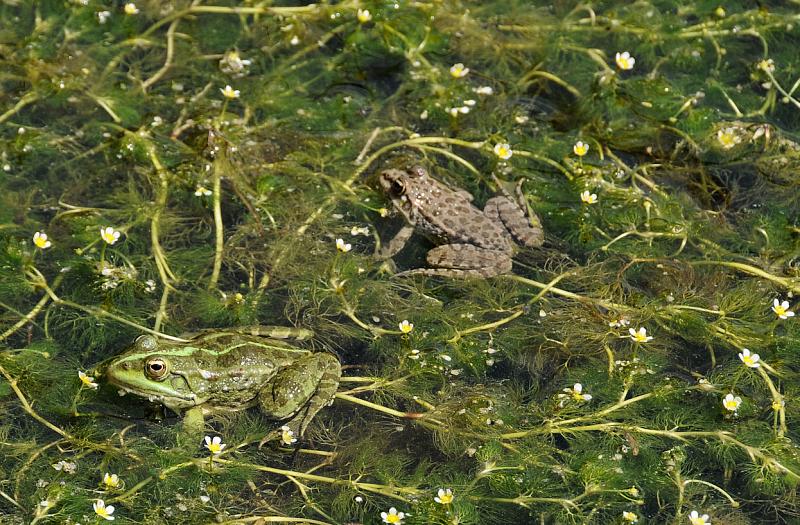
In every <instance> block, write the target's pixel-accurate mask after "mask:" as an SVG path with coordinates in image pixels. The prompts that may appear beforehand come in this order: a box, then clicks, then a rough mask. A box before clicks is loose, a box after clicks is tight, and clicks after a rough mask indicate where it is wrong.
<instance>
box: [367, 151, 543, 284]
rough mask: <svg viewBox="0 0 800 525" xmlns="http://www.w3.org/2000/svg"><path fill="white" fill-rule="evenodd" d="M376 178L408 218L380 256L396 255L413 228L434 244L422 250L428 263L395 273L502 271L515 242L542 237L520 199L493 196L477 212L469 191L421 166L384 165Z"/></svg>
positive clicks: (532, 241)
mask: <svg viewBox="0 0 800 525" xmlns="http://www.w3.org/2000/svg"><path fill="white" fill-rule="evenodd" d="M379 180H380V185H381V188H382V189H383V191H384V192H385V193H386V195H387V196H388V197H389V198H390V199H391V200H392V204H393V205H394V207H395V209H397V211H399V212H400V213H401V214H402V215H403V217H405V219H406V222H407V224H406V225H405V226H404V227H403V228H402V229H401V230H400V231H399V232H398V233H397V234H396V235H395V237H394V238H393V239H392V240H391V241H389V243H388V244H386V245H385V246H384V248H383V249H382V250H381V251H380V253H379V256H380V257H381V258H384V259H388V258H390V257H392V256H394V255H395V254H397V253H398V252H399V251H400V250H401V249H402V248H403V246H405V244H406V242H407V241H408V239H409V238H410V237H411V234H412V233H414V231H415V230H416V229H418V230H420V231H421V232H422V233H423V234H426V235H427V236H429V237H430V238H431V239H432V240H433V241H434V242H436V243H437V244H438V245H439V246H437V247H436V248H434V249H432V250H430V251H429V252H428V254H427V261H428V264H429V265H430V266H432V268H420V269H416V270H409V271H405V272H401V273H400V274H398V275H429V276H435V275H438V276H445V277H492V276H495V275H501V274H504V273H508V272H510V271H511V266H512V261H511V257H512V255H513V254H514V250H515V248H516V247H517V246H518V245H522V246H529V247H538V246H541V245H542V242H543V240H544V232H543V230H542V223H541V221H540V220H539V218H538V217H537V216H536V215H534V214H531V215H530V216H528V214H527V213H526V211H527V206H524V204H522V203H521V202H522V201H521V202H515V201H514V200H513V199H511V198H510V197H508V196H505V195H504V196H497V197H493V198H491V199H489V200H488V201H487V202H486V205H485V206H484V208H483V211H481V210H480V209H478V208H477V207H475V206H474V205H473V204H472V195H471V194H469V193H468V192H466V191H464V190H454V189H451V188H449V187H447V186H445V185H444V184H442V183H441V182H439V181H437V180H435V179H434V178H432V177H431V176H430V175H429V174H428V172H427V171H426V170H425V169H424V168H422V167H420V166H414V167H413V168H411V169H408V170H398V169H388V170H385V171H383V172H382V173H381V174H380V177H379Z"/></svg>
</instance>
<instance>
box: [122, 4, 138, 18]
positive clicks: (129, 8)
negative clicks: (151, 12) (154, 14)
mask: <svg viewBox="0 0 800 525" xmlns="http://www.w3.org/2000/svg"><path fill="white" fill-rule="evenodd" d="M123 10H124V11H125V14H126V15H137V14H139V8H138V7H136V4H134V3H133V2H128V3H127V4H125V7H124V8H123Z"/></svg>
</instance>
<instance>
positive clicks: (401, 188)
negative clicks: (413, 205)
mask: <svg viewBox="0 0 800 525" xmlns="http://www.w3.org/2000/svg"><path fill="white" fill-rule="evenodd" d="M390 191H391V192H392V195H394V196H396V197H399V196H401V195H405V193H406V185H405V184H403V183H402V181H399V180H393V181H392V188H391V190H390Z"/></svg>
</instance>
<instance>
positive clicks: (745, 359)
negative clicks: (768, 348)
mask: <svg viewBox="0 0 800 525" xmlns="http://www.w3.org/2000/svg"><path fill="white" fill-rule="evenodd" d="M742 362H743V363H744V364H746V365H747V366H753V365H754V364H756V362H755V360H754V359H753V356H751V355H746V356H744V357H742Z"/></svg>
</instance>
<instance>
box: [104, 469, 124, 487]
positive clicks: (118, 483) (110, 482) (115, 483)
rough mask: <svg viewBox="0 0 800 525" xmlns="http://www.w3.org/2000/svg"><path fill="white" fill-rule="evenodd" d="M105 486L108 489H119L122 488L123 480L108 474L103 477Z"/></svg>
mask: <svg viewBox="0 0 800 525" xmlns="http://www.w3.org/2000/svg"><path fill="white" fill-rule="evenodd" d="M103 486H104V487H105V488H106V489H118V488H121V487H122V480H121V479H119V476H118V475H116V474H109V473H108V472H106V473H105V475H104V476H103Z"/></svg>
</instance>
